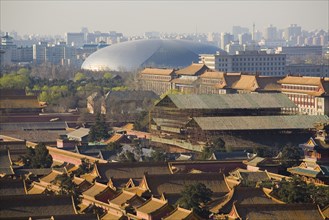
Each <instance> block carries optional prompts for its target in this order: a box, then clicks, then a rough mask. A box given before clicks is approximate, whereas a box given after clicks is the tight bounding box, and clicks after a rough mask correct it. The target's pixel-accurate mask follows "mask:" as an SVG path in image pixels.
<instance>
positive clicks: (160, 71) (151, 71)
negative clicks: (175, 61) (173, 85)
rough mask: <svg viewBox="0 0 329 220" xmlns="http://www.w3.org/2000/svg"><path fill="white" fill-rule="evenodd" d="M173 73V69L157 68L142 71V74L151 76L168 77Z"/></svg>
mask: <svg viewBox="0 0 329 220" xmlns="http://www.w3.org/2000/svg"><path fill="white" fill-rule="evenodd" d="M173 72H174V70H173V69H158V68H145V69H144V70H142V72H141V73H142V74H152V75H165V76H167V75H170V74H172V73H173Z"/></svg>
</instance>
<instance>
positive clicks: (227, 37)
mask: <svg viewBox="0 0 329 220" xmlns="http://www.w3.org/2000/svg"><path fill="white" fill-rule="evenodd" d="M231 41H234V37H233V35H232V34H230V33H221V36H220V43H221V44H220V45H221V46H220V48H221V49H223V50H225V46H226V45H228V44H229V43H230V42H231Z"/></svg>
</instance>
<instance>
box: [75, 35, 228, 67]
mask: <svg viewBox="0 0 329 220" xmlns="http://www.w3.org/2000/svg"><path fill="white" fill-rule="evenodd" d="M219 50H220V49H219V48H218V47H216V46H213V45H209V44H204V43H198V42H193V41H188V40H136V41H128V42H123V43H119V44H114V45H111V46H108V47H105V48H102V49H100V50H98V51H96V52H94V53H93V54H91V55H90V56H89V57H88V58H87V59H86V60H85V61H84V62H83V64H82V66H81V68H82V69H86V70H94V71H100V70H115V71H134V70H137V69H139V68H144V67H157V68H182V67H186V66H188V65H190V64H191V63H192V62H195V63H196V62H198V60H199V54H215V53H216V51H219ZM221 52H223V51H221Z"/></svg>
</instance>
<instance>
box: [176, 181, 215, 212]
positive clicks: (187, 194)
mask: <svg viewBox="0 0 329 220" xmlns="http://www.w3.org/2000/svg"><path fill="white" fill-rule="evenodd" d="M212 193H213V192H212V191H211V189H209V188H207V187H206V186H205V185H204V184H203V183H196V184H191V185H186V186H185V187H184V189H183V191H182V192H181V198H180V199H179V200H178V201H177V205H179V206H180V207H183V208H185V209H192V208H193V210H195V211H196V213H197V214H199V215H200V216H202V217H205V218H207V217H208V215H209V211H208V210H207V208H206V204H207V203H208V202H209V201H211V196H212Z"/></svg>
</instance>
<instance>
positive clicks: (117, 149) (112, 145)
mask: <svg viewBox="0 0 329 220" xmlns="http://www.w3.org/2000/svg"><path fill="white" fill-rule="evenodd" d="M121 149H122V148H121V145H120V144H119V143H118V142H112V143H109V144H108V145H107V147H106V150H109V151H114V152H116V153H120V151H121Z"/></svg>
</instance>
